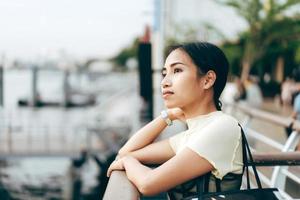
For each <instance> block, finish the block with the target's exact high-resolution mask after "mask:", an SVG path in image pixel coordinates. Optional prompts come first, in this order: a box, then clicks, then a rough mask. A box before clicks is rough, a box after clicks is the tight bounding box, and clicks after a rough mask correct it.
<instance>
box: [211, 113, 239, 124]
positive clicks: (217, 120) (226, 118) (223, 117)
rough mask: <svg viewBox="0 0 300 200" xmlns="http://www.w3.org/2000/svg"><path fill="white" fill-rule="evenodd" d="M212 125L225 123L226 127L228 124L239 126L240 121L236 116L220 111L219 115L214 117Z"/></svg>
mask: <svg viewBox="0 0 300 200" xmlns="http://www.w3.org/2000/svg"><path fill="white" fill-rule="evenodd" d="M210 124H212V125H224V126H225V127H228V126H233V127H235V126H238V124H239V122H238V120H237V119H236V118H234V117H233V116H231V115H229V114H226V113H224V112H219V113H218V115H215V116H214V118H212V121H211V123H210Z"/></svg>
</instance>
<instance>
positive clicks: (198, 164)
mask: <svg viewBox="0 0 300 200" xmlns="http://www.w3.org/2000/svg"><path fill="white" fill-rule="evenodd" d="M122 161H123V166H124V168H125V170H126V174H127V177H128V178H129V180H130V181H131V182H133V184H134V185H135V186H136V187H137V188H138V190H139V191H140V192H141V193H142V194H145V195H154V194H157V193H159V192H162V191H166V190H168V189H170V188H172V187H174V186H176V185H178V184H181V183H183V182H185V181H187V180H190V179H193V178H195V177H198V176H201V175H203V174H205V173H207V172H209V171H211V170H213V166H212V165H211V164H210V163H209V162H208V161H207V160H206V159H204V158H203V157H201V156H199V155H198V154H197V153H195V152H194V151H192V150H191V149H189V148H185V149H184V150H183V151H182V152H181V153H179V154H177V155H176V156H174V157H173V158H171V159H170V160H168V161H167V162H165V163H164V164H163V165H161V166H159V167H157V168H155V169H150V168H148V167H146V166H144V165H142V164H141V163H140V162H139V161H138V160H136V159H135V158H133V157H130V156H127V157H124V158H122ZM187 164H189V165H187Z"/></svg>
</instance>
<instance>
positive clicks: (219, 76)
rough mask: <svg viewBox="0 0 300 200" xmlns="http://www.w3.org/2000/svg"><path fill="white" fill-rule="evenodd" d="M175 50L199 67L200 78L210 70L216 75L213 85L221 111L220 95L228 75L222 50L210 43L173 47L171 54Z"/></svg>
mask: <svg viewBox="0 0 300 200" xmlns="http://www.w3.org/2000/svg"><path fill="white" fill-rule="evenodd" d="M175 49H181V50H183V51H184V52H186V53H187V54H188V55H189V56H190V58H191V59H192V61H193V62H194V64H195V65H196V66H197V67H198V68H197V69H198V73H199V76H201V75H203V74H206V73H207V72H208V71H209V70H212V71H214V72H215V73H216V81H215V83H214V85H213V90H214V103H215V105H216V108H217V110H221V108H222V103H221V101H220V100H219V98H220V95H221V93H222V91H223V89H224V87H225V85H226V81H227V75H228V68H229V64H228V60H227V58H226V56H225V54H224V53H223V51H222V50H221V49H219V48H218V47H217V46H215V45H213V44H211V43H208V42H193V43H185V44H178V45H174V46H171V47H170V48H169V51H168V52H169V53H171V52H172V51H174V50H175Z"/></svg>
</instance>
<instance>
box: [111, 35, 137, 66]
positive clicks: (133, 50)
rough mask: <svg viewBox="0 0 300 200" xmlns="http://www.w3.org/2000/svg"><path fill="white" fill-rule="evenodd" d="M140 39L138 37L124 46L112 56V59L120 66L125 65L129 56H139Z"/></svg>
mask: <svg viewBox="0 0 300 200" xmlns="http://www.w3.org/2000/svg"><path fill="white" fill-rule="evenodd" d="M138 44H139V39H138V38H136V39H134V40H133V42H132V43H131V44H130V45H129V46H128V47H125V48H123V49H122V50H121V51H120V52H119V53H118V54H117V55H116V56H114V57H112V58H111V59H110V60H111V61H112V62H113V63H114V64H115V65H116V66H118V67H125V65H126V61H127V60H128V59H129V58H137V50H138Z"/></svg>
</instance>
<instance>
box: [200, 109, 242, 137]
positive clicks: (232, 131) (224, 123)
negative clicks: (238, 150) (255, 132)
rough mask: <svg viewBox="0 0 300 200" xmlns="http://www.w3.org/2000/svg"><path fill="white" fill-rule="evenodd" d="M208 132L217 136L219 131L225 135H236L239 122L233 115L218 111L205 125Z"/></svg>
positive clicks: (238, 131) (238, 130) (238, 132)
mask: <svg viewBox="0 0 300 200" xmlns="http://www.w3.org/2000/svg"><path fill="white" fill-rule="evenodd" d="M205 129H206V131H207V132H209V133H210V134H212V135H213V134H214V133H215V134H216V135H218V136H219V134H220V132H221V133H223V134H226V135H232V136H234V135H235V136H236V135H239V134H240V127H239V122H238V120H237V119H235V118H234V117H233V116H231V115H228V114H226V113H223V112H220V113H218V115H215V116H214V117H213V118H212V119H211V122H210V123H209V124H208V125H207V127H205Z"/></svg>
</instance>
